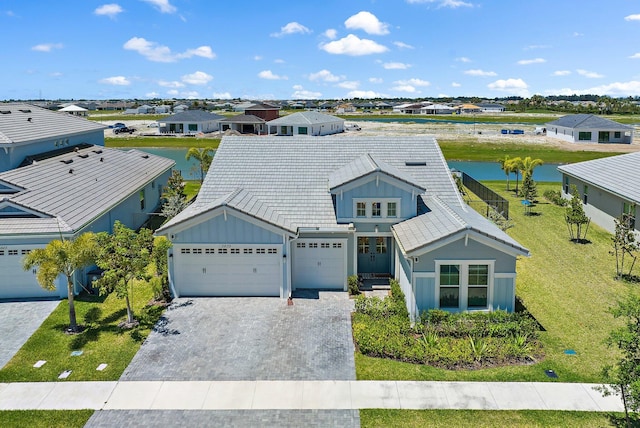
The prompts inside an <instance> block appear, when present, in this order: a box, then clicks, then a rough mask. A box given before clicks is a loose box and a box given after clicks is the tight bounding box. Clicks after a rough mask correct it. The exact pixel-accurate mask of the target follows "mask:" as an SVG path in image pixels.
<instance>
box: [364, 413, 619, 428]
mask: <svg viewBox="0 0 640 428" xmlns="http://www.w3.org/2000/svg"><path fill="white" fill-rule="evenodd" d="M622 422H624V415H623V414H621V413H602V412H568V411H557V410H510V411H509V410H383V409H364V410H360V426H362V428H369V427H371V428H374V427H403V428H412V427H415V428H418V427H420V428H423V427H443V428H449V427H470V428H483V427H487V428H493V427H510V428H518V427H522V428H529V427H563V428H572V427H575V428H588V427H594V428H595V427H605V426H621V424H622ZM618 424H620V425H618Z"/></svg>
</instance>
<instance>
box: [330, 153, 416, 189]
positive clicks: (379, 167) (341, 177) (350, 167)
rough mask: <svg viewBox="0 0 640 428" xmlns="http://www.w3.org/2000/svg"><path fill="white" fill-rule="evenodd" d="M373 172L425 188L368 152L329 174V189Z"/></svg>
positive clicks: (409, 176) (406, 174)
mask: <svg viewBox="0 0 640 428" xmlns="http://www.w3.org/2000/svg"><path fill="white" fill-rule="evenodd" d="M374 172H382V173H384V174H386V175H388V176H390V177H393V178H396V179H398V180H400V181H404V182H405V183H407V184H410V185H411V186H414V187H416V188H418V189H420V190H421V191H425V190H426V188H425V187H423V186H421V185H419V184H418V183H417V182H416V179H415V178H414V177H412V176H411V175H409V174H408V173H406V172H404V171H401V170H399V169H398V168H396V167H393V166H391V165H389V164H388V163H386V162H384V161H382V160H380V159H376V157H374V156H372V155H371V154H369V153H367V154H365V155H362V156H360V157H359V158H357V159H355V160H353V161H352V162H349V163H348V164H346V165H345V166H343V167H342V168H339V169H338V170H337V171H334V172H333V173H331V174H330V175H329V189H330V190H334V189H335V188H336V187H338V186H342V185H344V184H347V183H350V182H352V181H354V180H357V179H358V178H361V177H364V176H366V175H369V174H372V173H374Z"/></svg>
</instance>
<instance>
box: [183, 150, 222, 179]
mask: <svg viewBox="0 0 640 428" xmlns="http://www.w3.org/2000/svg"><path fill="white" fill-rule="evenodd" d="M214 153H215V150H214V149H212V148H211V147H205V148H202V149H198V148H196V147H191V148H190V149H189V150H188V151H187V155H186V156H185V157H186V159H187V160H189V159H191V158H194V159H195V160H197V161H198V163H199V164H200V184H202V182H203V181H204V176H205V174H206V173H207V171H209V167H210V166H211V162H212V161H213V154H214Z"/></svg>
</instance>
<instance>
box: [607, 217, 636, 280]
mask: <svg viewBox="0 0 640 428" xmlns="http://www.w3.org/2000/svg"><path fill="white" fill-rule="evenodd" d="M613 222H614V224H615V231H614V234H613V237H612V238H611V240H612V241H613V250H612V251H611V254H612V255H614V256H615V257H616V278H617V279H621V278H623V277H624V276H625V275H627V276H628V277H631V272H633V267H634V266H635V264H636V259H637V258H638V255H637V252H638V251H639V250H640V243H638V242H637V241H636V234H635V232H634V230H633V227H632V225H631V222H630V221H629V218H628V217H626V216H625V215H622V216H620V218H616V219H614V220H613ZM628 259H631V267H629V273H628V274H625V270H624V268H625V263H626V261H627V260H628Z"/></svg>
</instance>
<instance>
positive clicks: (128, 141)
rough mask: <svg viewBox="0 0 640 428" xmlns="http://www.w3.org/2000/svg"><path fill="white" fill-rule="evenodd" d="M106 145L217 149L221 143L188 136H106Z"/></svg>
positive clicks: (118, 146)
mask: <svg viewBox="0 0 640 428" xmlns="http://www.w3.org/2000/svg"><path fill="white" fill-rule="evenodd" d="M104 145H105V147H116V148H129V147H130V148H132V149H135V148H144V147H166V148H173V149H189V148H191V147H196V148H198V149H202V148H212V149H217V148H218V146H219V145H220V139H219V138H187V137H121V138H113V137H105V139H104Z"/></svg>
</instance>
